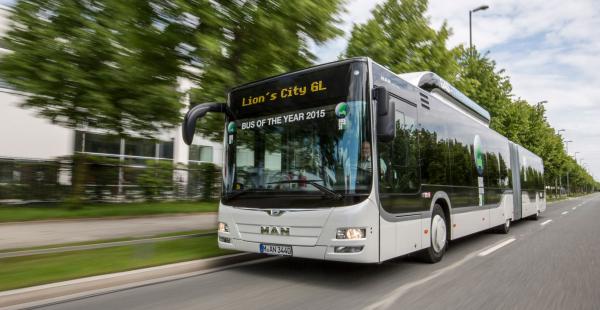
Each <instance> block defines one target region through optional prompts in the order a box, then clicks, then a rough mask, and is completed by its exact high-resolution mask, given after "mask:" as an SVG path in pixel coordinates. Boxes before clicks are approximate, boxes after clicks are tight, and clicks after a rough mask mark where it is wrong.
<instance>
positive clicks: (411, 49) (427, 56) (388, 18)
mask: <svg viewBox="0 0 600 310" xmlns="http://www.w3.org/2000/svg"><path fill="white" fill-rule="evenodd" d="M426 10H427V0H404V1H399V0H388V1H386V2H385V3H383V4H379V5H377V6H376V7H375V9H374V10H373V11H372V13H373V18H371V19H370V20H368V21H367V22H366V23H365V24H361V25H354V28H353V29H352V35H351V38H350V40H349V42H348V47H347V49H346V52H345V56H347V57H353V56H368V57H371V58H372V59H373V60H375V61H376V62H378V63H380V64H383V65H385V66H387V67H388V68H389V69H390V70H392V71H394V72H396V73H404V72H414V71H433V72H435V73H437V74H438V75H440V76H441V77H443V78H444V79H446V80H448V81H450V82H453V81H454V79H455V76H456V73H457V71H458V64H457V62H456V58H457V53H458V50H456V49H451V50H448V49H447V48H446V42H447V40H448V37H449V36H450V35H451V31H450V29H449V28H448V27H447V25H446V24H445V23H444V24H443V25H442V27H441V28H440V29H439V30H437V31H436V30H435V29H433V28H431V26H430V25H429V20H428V19H427V18H426V17H425V12H426Z"/></svg>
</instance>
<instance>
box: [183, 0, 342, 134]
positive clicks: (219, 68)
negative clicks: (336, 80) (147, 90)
mask: <svg viewBox="0 0 600 310" xmlns="http://www.w3.org/2000/svg"><path fill="white" fill-rule="evenodd" d="M344 2H345V1H344V0H326V1H318V0H301V1H287V0H271V1H267V0H251V1H226V0H223V1H220V3H221V6H222V7H221V11H220V13H219V14H220V18H221V25H222V29H221V34H220V42H221V44H222V47H223V48H222V50H221V52H220V53H218V54H217V55H213V58H211V59H210V61H208V62H207V63H206V66H204V67H203V68H202V71H203V73H202V74H201V75H200V77H199V79H198V85H199V88H198V89H197V90H195V91H194V93H193V96H192V101H193V102H195V103H199V102H205V101H224V100H225V94H226V91H227V89H229V88H231V87H233V86H236V85H240V84H243V83H246V82H251V81H255V80H259V79H262V78H265V77H269V76H273V75H277V74H280V73H284V72H287V71H291V70H296V69H301V68H305V67H307V66H310V65H311V64H313V63H314V61H315V60H316V56H315V55H314V54H313V53H311V52H310V50H309V42H310V41H312V42H315V43H317V44H321V43H323V42H325V41H327V40H329V39H332V38H334V37H336V36H338V35H340V34H342V31H341V30H340V29H339V28H338V27H337V24H338V23H339V19H338V15H339V13H341V11H342V4H343V3H344ZM198 130H199V131H200V132H201V133H202V134H204V135H205V136H209V137H211V138H212V139H213V140H215V141H222V136H221V135H222V132H223V117H222V115H218V114H213V115H209V116H208V117H207V120H206V121H205V122H204V124H203V125H202V126H198Z"/></svg>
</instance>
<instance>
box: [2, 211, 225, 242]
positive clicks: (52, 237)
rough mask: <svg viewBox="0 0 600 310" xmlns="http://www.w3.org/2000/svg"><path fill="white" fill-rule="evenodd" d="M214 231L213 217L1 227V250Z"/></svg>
mask: <svg viewBox="0 0 600 310" xmlns="http://www.w3.org/2000/svg"><path fill="white" fill-rule="evenodd" d="M216 227H217V214H216V213H205V214H185V215H169V216H151V217H141V218H120V219H78V220H59V221H39V222H35V221H34V222H20V223H6V224H0V250H3V249H13V248H26V247H34V246H42V245H51V244H59V243H60V244H62V243H71V242H82V241H93V240H105V239H116V238H124V237H134V238H135V237H144V236H151V235H157V234H162V233H170V232H177V231H189V230H210V229H215V228H216Z"/></svg>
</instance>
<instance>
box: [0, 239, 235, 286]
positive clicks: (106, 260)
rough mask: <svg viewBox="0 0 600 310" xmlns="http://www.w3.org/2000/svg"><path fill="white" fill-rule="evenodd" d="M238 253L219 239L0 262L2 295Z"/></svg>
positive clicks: (69, 253)
mask: <svg viewBox="0 0 600 310" xmlns="http://www.w3.org/2000/svg"><path fill="white" fill-rule="evenodd" d="M231 253H234V252H232V251H228V250H221V249H219V248H218V246H217V240H216V236H206V237H194V238H184V239H177V240H168V241H159V242H155V243H150V244H138V245H129V246H119V247H112V248H104V249H95V250H85V251H75V252H65V253H55V254H40V255H31V256H25V257H14V258H4V259H0V279H2V280H1V281H0V291H3V290H10V289H16V288H22V287H28V286H33V285H40V284H46V283H52V282H58V281H64V280H70V279H76V278H81V277H87V276H94V275H100V274H106V273H112V272H119V271H126V270H132V269H138V268H143V267H150V266H158V265H164V264H169V263H176V262H182V261H188V260H194V259H200V258H207V257H213V256H219V255H225V254H231Z"/></svg>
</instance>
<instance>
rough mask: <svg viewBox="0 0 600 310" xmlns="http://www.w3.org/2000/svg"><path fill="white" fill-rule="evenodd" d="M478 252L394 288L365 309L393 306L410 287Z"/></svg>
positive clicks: (371, 309)
mask: <svg viewBox="0 0 600 310" xmlns="http://www.w3.org/2000/svg"><path fill="white" fill-rule="evenodd" d="M476 254H477V252H473V253H471V254H469V255H467V256H465V257H463V258H462V259H461V260H459V261H457V262H455V263H453V264H451V265H448V266H446V267H444V268H442V269H439V270H436V271H434V272H432V273H431V274H430V275H429V276H427V277H425V278H422V279H420V280H417V281H414V282H410V283H406V284H404V285H402V286H400V287H398V288H396V289H395V290H393V291H392V292H391V293H389V294H388V295H387V296H386V297H384V298H383V299H382V300H380V301H378V302H375V303H373V304H371V305H369V306H366V307H365V308H363V309H365V310H375V309H377V310H380V309H381V310H383V309H387V308H389V307H391V306H392V305H393V304H394V302H396V300H398V299H399V298H400V297H402V296H403V295H404V294H406V292H408V291H409V290H410V289H412V288H414V287H417V286H419V285H421V284H424V283H426V282H429V281H431V280H433V279H435V278H437V277H439V276H441V275H443V274H444V273H446V272H448V271H450V270H452V269H455V268H457V267H459V266H460V265H463V264H464V263H466V262H467V261H469V260H471V259H472V258H473V257H475V255H476Z"/></svg>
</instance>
